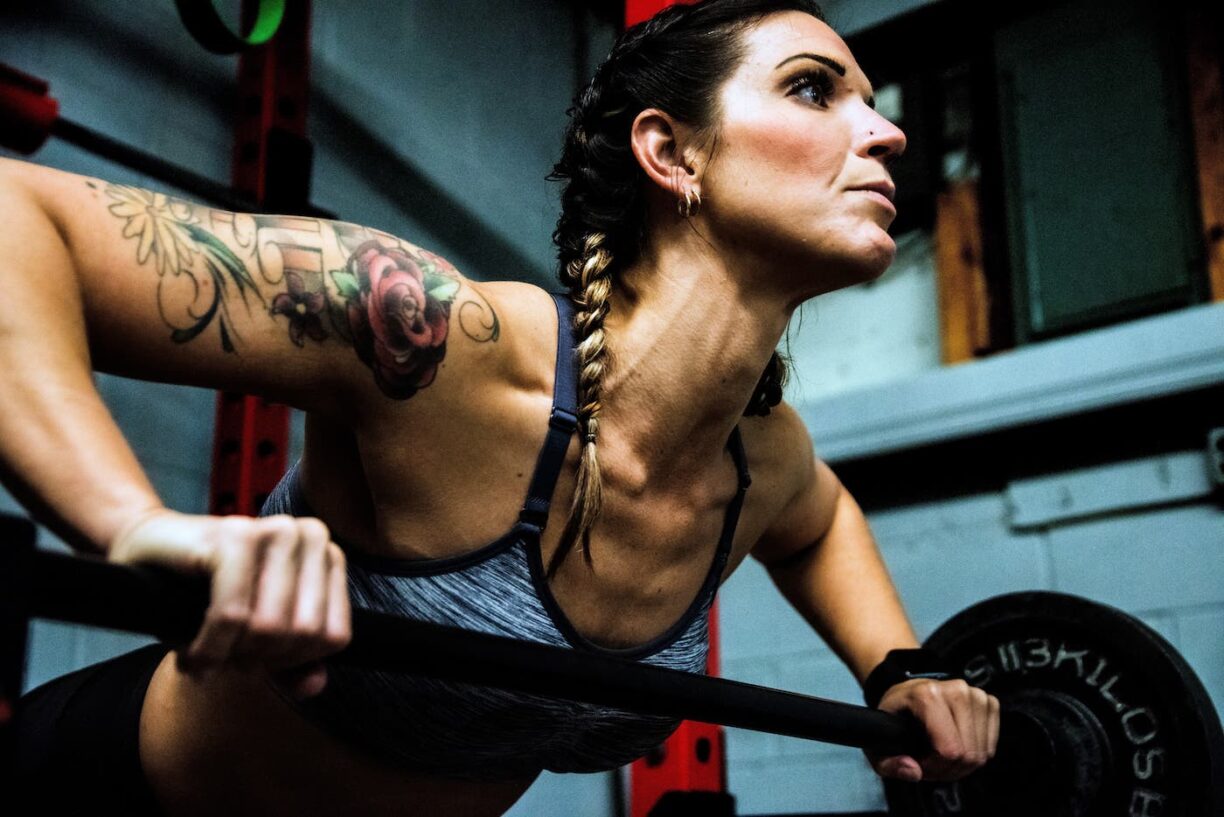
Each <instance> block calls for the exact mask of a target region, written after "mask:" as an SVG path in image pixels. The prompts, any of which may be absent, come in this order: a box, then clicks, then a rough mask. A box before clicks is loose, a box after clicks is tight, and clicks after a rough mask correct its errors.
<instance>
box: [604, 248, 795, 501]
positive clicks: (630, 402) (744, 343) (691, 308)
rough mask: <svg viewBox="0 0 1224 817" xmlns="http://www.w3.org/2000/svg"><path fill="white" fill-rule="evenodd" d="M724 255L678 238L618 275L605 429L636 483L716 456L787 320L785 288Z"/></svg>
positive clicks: (609, 323)
mask: <svg viewBox="0 0 1224 817" xmlns="http://www.w3.org/2000/svg"><path fill="white" fill-rule="evenodd" d="M725 258H726V255H725V254H721V253H717V252H715V251H714V250H713V248H712V247H710V246H709V245H708V244H704V243H700V242H696V241H687V240H681V241H675V242H668V243H667V244H666V245H664V246H663V247H661V248H659V249H656V250H654V251H653V252H650V253H647V254H644V255H643V257H642V258H640V259H638V261H637V262H636V263H635V264H633V265H632V266H631V267H630V268H628V269H624V270H618V271H617V273H616V280H615V283H614V285H613V288H612V303H611V308H610V310H609V313H608V316H607V318H606V319H605V322H604V326H605V329H606V331H607V333H608V348H609V351H610V353H611V355H610V356H611V363H610V365H609V367H608V370H607V373H606V375H605V377H604V381H603V393H602V402H603V405H604V409H603V411H602V413H601V420H602V421H603V422H602V424H601V433H602V429H609V431H610V435H611V438H613V439H615V440H617V441H620V442H621V444H623V445H624V446H626V447H627V448H628V450H627V451H619V452H618V453H619V455H620V456H618V457H617V459H619V460H620V461H622V462H631V463H634V464H636V466H637V467H638V468H639V469H640V471H639V472H637V473H633V474H630V475H628V478H629V479H630V480H631V481H632V482H639V481H640V482H641V485H642V486H649V485H656V484H658V480H659V479H667V478H668V477H670V476H672V475H677V474H685V473H694V472H695V471H699V469H701V468H702V467H709V464H710V463H711V462H713V461H715V458H717V457H719V456H721V453H722V451H723V449H724V447H725V445H726V441H727V437H728V436H729V435H730V433H731V430H732V429H733V428H734V427H735V425H736V423H738V422H739V420H740V418H741V417H742V416H743V412H744V409H745V408H746V407H747V405H748V402H749V400H750V399H751V397H752V395H753V393H754V391H755V390H756V387H757V384H758V382H759V381H760V378H761V374H762V372H764V370H765V367H766V365H767V364H768V362H769V358H770V356H771V355H772V354H773V351H774V349H775V347H776V346H777V344H778V341H779V339H780V338H781V337H782V333H783V332H784V331H785V329H786V324H787V321H788V320H789V319H790V315H791V311H792V310H793V308H794V307H793V306H792V305H790V304H789V303H788V301H787V299H786V298H785V297H784V294H783V293H781V292H777V291H773V292H771V291H769V290H768V288H766V287H765V286H762V285H761V282H760V279H759V277H758V276H756V275H753V274H751V273H749V272H748V271H746V270H741V269H737V268H733V267H732V265H730V264H728V263H727V262H726V261H725V260H724V259H725ZM609 442H611V440H609Z"/></svg>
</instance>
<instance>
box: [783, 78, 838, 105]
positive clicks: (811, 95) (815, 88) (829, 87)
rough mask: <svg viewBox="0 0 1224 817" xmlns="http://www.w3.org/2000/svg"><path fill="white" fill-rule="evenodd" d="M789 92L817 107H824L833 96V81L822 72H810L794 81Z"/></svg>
mask: <svg viewBox="0 0 1224 817" xmlns="http://www.w3.org/2000/svg"><path fill="white" fill-rule="evenodd" d="M790 92H791V93H792V94H796V95H798V96H802V97H804V98H805V99H807V100H808V101H810V102H815V103H816V104H817V105H824V104H825V103H827V102H828V101H829V98H830V97H831V96H833V80H832V78H831V77H830V76H829V75H828V74H827V73H825V72H824V71H811V72H809V73H806V74H803V75H802V76H799V77H797V78H796V79H794V80H793V81H792V82H791V89H790Z"/></svg>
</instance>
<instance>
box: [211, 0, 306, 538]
mask: <svg viewBox="0 0 1224 817" xmlns="http://www.w3.org/2000/svg"><path fill="white" fill-rule="evenodd" d="M286 5H287V7H286V10H285V18H284V21H283V22H282V23H281V27H280V30H279V31H278V32H277V34H276V36H275V37H273V38H272V40H271V41H270V42H269V43H268V44H267V45H264V46H260V47H258V48H252V49H248V50H246V51H243V52H242V55H241V56H240V57H239V63H238V114H237V123H236V126H235V131H234V163H233V174H232V179H233V184H234V187H235V189H237V190H238V191H239V192H240V193H241V194H242V195H244V196H246V197H248V198H250V199H252V200H254V201H257V202H259V203H260V204H261V205H263V209H265V210H274V211H277V212H288V211H289V209H290V206H289V205H290V204H291V203H292V202H295V201H296V202H297V203H298V204H299V205H304V204H305V203H306V201H307V199H308V191H309V182H310V179H309V176H310V143H309V142H308V141H307V140H306V110H307V103H308V102H309V96H310V0H291V2H289V3H287V4H286ZM255 11H256V4H255V3H253V2H250V0H247V2H246V3H244V8H243V16H244V17H245V18H246V21H247V22H248V24H249V23H250V22H251V21H252V20H253V19H254V14H255ZM288 441H289V410H288V408H287V407H285V406H282V405H277V404H274V403H269V402H267V401H265V400H262V399H260V398H258V397H251V396H249V395H242V394H235V393H229V392H226V393H221V394H218V395H217V422H216V431H215V433H214V437H213V470H212V491H211V497H210V502H209V505H210V507H211V510H212V513H215V514H231V513H237V514H255V513H258V511H259V508H260V506H261V505H262V504H263V500H264V498H266V497H267V495H268V493H269V492H270V491H271V490H272V488H273V487H274V486H275V485H276V482H277V480H279V479H280V476H281V474H282V473H283V472H284V470H285V459H286V456H287V452H286V448H287V447H288Z"/></svg>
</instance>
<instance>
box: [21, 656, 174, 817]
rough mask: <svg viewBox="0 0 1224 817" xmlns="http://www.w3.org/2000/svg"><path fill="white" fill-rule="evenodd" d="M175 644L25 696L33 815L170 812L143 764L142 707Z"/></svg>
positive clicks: (27, 792) (26, 766) (25, 797)
mask: <svg viewBox="0 0 1224 817" xmlns="http://www.w3.org/2000/svg"><path fill="white" fill-rule="evenodd" d="M169 651H170V647H169V646H167V645H165V644H150V645H148V646H145V647H141V648H140V649H138V650H134V651H132V652H129V653H125V654H123V655H120V656H117V657H115V658H111V659H110V660H107V661H103V662H101V663H99V664H94V665H93V666H89V667H85V668H84V669H80V670H77V671H75V672H71V673H69V674H67V675H64V676H62V677H60V678H56V679H55V680H52V681H48V682H47V683H45V684H43V685H42V686H40V687H38V688H36V689H32V690H30V691H29V692H27V693H26V694H25V695H23V696H22V697H21V698H20V700H18V702H17V713H16V730H15V731H16V733H17V781H16V783H17V792H16V794H17V797H16V798H15V799H13V800H10V799H9V798H7V797H6V798H5V802H14V803H24V804H26V805H25V807H26V808H28V809H30V812H29V813H30V814H32V815H39V816H40V817H42V815H47V816H48V817H49V816H50V815H60V814H65V815H67V814H72V815H78V814H122V815H125V817H164V815H163V812H162V811H161V810H160V809H159V808H158V807H157V803H156V801H155V800H154V798H153V791H152V789H150V787H149V784H148V781H147V779H146V778H145V776H144V771H143V770H142V768H141V765H140V731H139V730H140V709H141V706H142V705H143V704H144V697H145V691H146V690H147V689H148V688H149V682H150V681H151V680H152V678H153V672H154V670H156V669H157V666H158V664H160V663H161V660H162V658H163V657H165V655H166V653H168V652H169Z"/></svg>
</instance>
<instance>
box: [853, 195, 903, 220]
mask: <svg viewBox="0 0 1224 817" xmlns="http://www.w3.org/2000/svg"><path fill="white" fill-rule="evenodd" d="M846 192H848V193H858V194H860V195H863V196H867V197H869V198H871V199H872V200H874V201H876V202H877V203H879V205H880V206H881V207H883V208H885V209H887V210H888V211H890V212H891V213H892V214H893V215H894V216H895V215H896V214H897V208H896V207H895V206H894V205H893V203H892V202H891V201H889V200H888V197H887V196H885V195H884V194H883V193H877V192H876V191H874V190H848V191H846Z"/></svg>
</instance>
